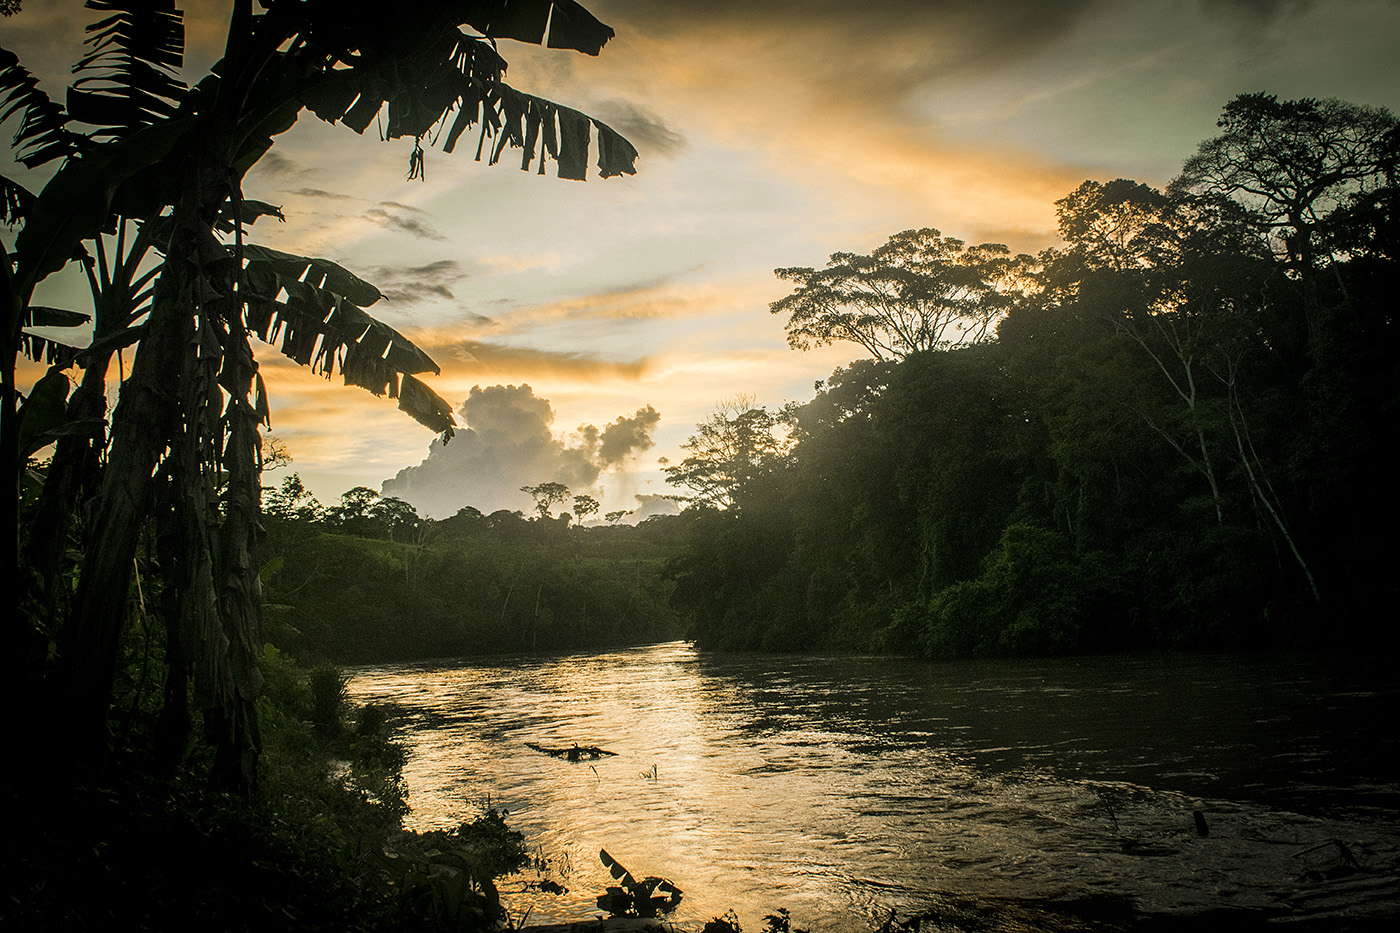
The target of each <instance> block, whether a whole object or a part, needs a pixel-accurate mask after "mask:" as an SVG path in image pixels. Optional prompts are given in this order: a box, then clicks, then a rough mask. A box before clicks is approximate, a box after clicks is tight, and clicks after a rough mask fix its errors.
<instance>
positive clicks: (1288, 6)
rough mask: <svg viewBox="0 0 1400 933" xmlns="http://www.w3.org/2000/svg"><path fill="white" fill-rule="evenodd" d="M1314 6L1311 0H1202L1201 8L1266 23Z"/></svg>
mask: <svg viewBox="0 0 1400 933" xmlns="http://www.w3.org/2000/svg"><path fill="white" fill-rule="evenodd" d="M1310 6H1312V2H1311V0H1201V9H1203V10H1206V11H1208V12H1211V13H1229V14H1233V15H1236V16H1243V17H1248V18H1250V19H1255V20H1259V21H1261V22H1264V23H1272V22H1274V21H1275V20H1277V19H1280V18H1283V17H1287V16H1292V15H1294V14H1296V13H1302V12H1304V11H1305V10H1307V9H1308V7H1310Z"/></svg>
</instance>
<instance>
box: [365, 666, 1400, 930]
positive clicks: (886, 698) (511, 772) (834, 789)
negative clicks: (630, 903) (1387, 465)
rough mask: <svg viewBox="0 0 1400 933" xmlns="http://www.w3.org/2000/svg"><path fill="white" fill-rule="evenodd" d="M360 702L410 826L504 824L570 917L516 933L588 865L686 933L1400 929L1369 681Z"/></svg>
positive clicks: (933, 681) (1391, 728) (503, 687)
mask: <svg viewBox="0 0 1400 933" xmlns="http://www.w3.org/2000/svg"><path fill="white" fill-rule="evenodd" d="M350 692H351V695H352V697H353V698H354V699H355V700H357V701H359V702H379V703H392V704H394V705H396V706H397V707H398V709H399V711H400V713H401V714H402V716H403V719H402V723H403V725H404V727H405V729H406V743H407V745H408V748H409V758H408V765H407V767H406V770H405V777H406V780H407V783H408V787H409V794H410V796H409V803H410V805H411V807H412V812H411V815H410V817H409V820H408V823H409V825H410V827H412V828H415V829H447V828H452V827H454V826H456V825H457V824H459V823H460V822H462V821H463V820H465V819H470V818H472V817H473V816H475V815H476V814H478V813H480V812H481V808H482V807H483V806H486V805H489V806H494V807H497V808H504V809H505V810H507V811H508V812H509V817H508V823H509V825H511V826H512V827H514V828H516V829H520V830H522V831H523V832H524V833H525V835H526V838H527V840H528V842H529V844H530V846H531V847H532V849H533V850H534V851H536V852H537V853H538V854H539V855H540V856H541V857H542V858H545V859H548V863H549V865H548V869H547V871H546V873H545V874H546V876H547V877H548V878H549V879H550V880H553V881H556V882H558V883H559V884H561V885H563V886H564V887H566V888H567V889H568V893H566V894H562V895H552V894H546V893H543V892H541V891H539V890H538V889H537V888H535V887H534V886H533V885H529V884H528V882H529V880H530V879H529V878H526V879H525V880H519V881H518V883H517V882H516V881H515V880H512V881H508V882H507V883H506V884H505V885H504V886H503V889H505V890H512V891H514V892H515V893H513V894H512V895H511V898H510V904H511V907H512V909H513V910H514V911H515V916H516V917H517V919H518V918H519V917H520V916H521V915H522V914H523V913H524V911H525V910H526V909H528V910H529V911H530V915H529V919H530V922H531V923H535V922H547V921H565V920H572V919H580V918H586V917H591V916H594V915H596V914H597V909H596V907H595V906H594V898H595V897H596V895H598V894H599V893H601V892H602V890H603V888H604V887H605V886H606V885H607V884H609V883H615V882H612V881H610V880H609V878H608V875H607V872H606V870H605V869H604V868H603V866H602V864H601V863H600V861H599V857H598V852H599V850H600V849H607V850H608V851H609V852H610V853H611V854H612V855H613V856H614V857H615V858H616V859H617V860H618V861H620V862H621V863H622V864H624V865H625V866H627V867H628V868H629V869H631V871H632V872H633V874H634V875H636V876H637V877H639V878H640V877H643V876H645V875H655V876H661V877H665V878H667V879H669V880H671V881H673V882H674V883H675V884H676V885H678V886H679V887H680V888H681V889H682V890H683V891H684V892H685V897H684V900H683V902H682V904H681V906H680V909H679V910H678V911H677V913H676V915H675V917H674V919H676V920H678V921H679V922H681V923H682V924H684V925H686V926H695V927H698V926H699V925H701V924H703V922H704V921H705V920H707V919H709V918H710V917H714V916H718V915H720V914H723V913H724V912H725V911H726V910H730V909H732V910H734V911H735V912H736V914H737V916H738V917H739V918H740V920H741V922H742V923H743V925H744V927H745V929H747V930H750V931H757V930H758V929H760V927H761V923H760V918H762V917H763V916H764V915H765V914H768V913H770V912H772V911H773V910H775V909H776V908H779V907H782V908H785V909H787V910H788V911H789V912H790V913H791V915H792V918H793V922H794V926H797V925H800V926H803V927H812V928H814V929H817V930H828V931H844V930H858V929H867V928H868V927H869V926H871V925H878V923H879V921H880V920H882V919H883V918H885V917H888V915H889V911H890V910H896V911H898V912H899V915H900V916H908V915H910V914H914V913H919V912H935V913H936V908H937V907H938V905H939V904H944V905H947V904H951V903H952V902H953V900H955V899H959V898H961V899H967V898H972V899H983V900H997V899H1008V898H1014V899H1021V900H1033V901H1041V902H1046V903H1055V902H1057V901H1067V900H1071V899H1075V898H1083V897H1094V898H1098V899H1102V900H1105V901H1108V902H1122V903H1130V904H1131V905H1132V906H1133V907H1134V908H1135V909H1136V910H1138V911H1141V912H1144V913H1150V914H1168V915H1176V916H1183V917H1184V916H1192V915H1197V914H1201V913H1203V912H1205V911H1212V910H1219V909H1228V908H1234V909H1251V910H1252V909H1258V910H1261V911H1268V912H1270V913H1271V914H1278V915H1283V916H1287V917H1293V918H1298V917H1301V918H1311V919H1320V920H1322V921H1326V920H1327V919H1328V918H1334V917H1336V918H1342V917H1352V916H1358V917H1362V918H1372V919H1374V918H1376V917H1382V916H1390V915H1395V914H1400V880H1397V876H1398V875H1400V821H1398V820H1397V816H1400V772H1398V771H1397V767H1396V762H1397V761H1400V729H1397V718H1396V712H1397V710H1400V681H1397V679H1396V677H1395V675H1394V673H1393V672H1392V671H1390V670H1389V669H1386V668H1382V667H1381V666H1379V665H1377V666H1376V668H1375V669H1374V670H1372V671H1369V672H1367V671H1365V670H1358V669H1357V668H1356V666H1355V664H1352V665H1342V664H1329V663H1324V662H1321V661H1317V660H1315V659H1308V658H1300V657H1287V658H1275V657H1270V658H1239V657H1233V656H1199V655H1186V656H1177V655H1140V656H1139V655H1133V656H1111V657H1094V658H1081V659H1060V660H1048V661H985V662H982V661H979V662H973V663H966V664H937V663H928V662H920V661H914V660H905V659H890V658H867V657H855V658H851V657H809V656H771V655H709V654H705V653H698V652H696V651H695V650H693V649H692V648H691V647H690V646H688V645H686V644H684V643H671V644H665V645H656V646H649V647H644V648H635V649H627V650H620V651H614V652H608V653H602V654H590V655H561V656H546V657H540V656H529V657H512V658H493V659H488V660H472V661H463V662H450V663H449V662H433V663H417V664H400V665H390V666H377V667H362V668H357V669H354V670H353V671H352V677H351V680H350ZM527 743H533V744H537V745H541V746H546V747H570V746H572V745H575V744H577V745H579V746H584V747H587V746H598V747H601V748H603V749H606V750H608V751H611V752H615V753H616V754H615V755H611V756H605V757H602V758H599V759H597V760H593V761H589V760H582V761H577V762H571V761H568V760H566V759H561V758H555V757H551V756H549V755H546V754H542V753H540V752H539V751H536V750H534V749H532V748H531V747H529V745H527ZM1195 811H1200V813H1201V814H1202V816H1203V818H1204V820H1205V824H1206V829H1207V830H1208V832H1207V833H1206V834H1205V835H1201V834H1200V833H1199V832H1198V831H1197V828H1196V821H1195V818H1194V812H1195ZM1337 842H1341V843H1342V844H1343V845H1344V846H1345V850H1344V849H1343V848H1342V846H1338V845H1337V844H1336V843H1337ZM1353 863H1354V864H1353ZM1334 876H1335V877H1334ZM532 877H533V876H532ZM534 880H536V881H538V880H539V878H537V877H536V878H535V879H534Z"/></svg>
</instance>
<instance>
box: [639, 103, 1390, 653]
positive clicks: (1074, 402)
mask: <svg viewBox="0 0 1400 933" xmlns="http://www.w3.org/2000/svg"><path fill="white" fill-rule="evenodd" d="M1220 127H1221V133H1220V134H1219V135H1218V136H1216V137H1214V138H1212V139H1208V140H1206V141H1205V142H1203V143H1202V144H1201V146H1200V151H1199V152H1198V154H1197V155H1195V156H1193V157H1192V158H1191V159H1190V160H1188V161H1187V163H1186V165H1185V167H1184V168H1183V171H1182V174H1181V176H1180V177H1179V178H1178V179H1176V181H1174V182H1173V183H1172V184H1171V185H1170V186H1169V187H1168V188H1167V189H1166V190H1165V191H1158V190H1156V189H1153V188H1151V187H1149V186H1147V185H1144V184H1141V183H1138V182H1134V181H1129V180H1125V179H1118V180H1115V181H1109V182H1099V181H1086V182H1085V183H1084V184H1083V185H1081V186H1080V187H1079V188H1077V189H1076V190H1075V191H1073V192H1071V193H1070V194H1069V195H1067V196H1066V197H1065V198H1064V199H1062V200H1061V201H1059V202H1058V204H1057V207H1058V209H1059V221H1060V235H1061V237H1062V238H1063V240H1064V245H1063V246H1061V247H1058V248H1055V249H1050V250H1046V251H1044V252H1043V253H1041V254H1040V255H1039V256H1037V257H1035V258H1034V259H1033V260H1032V259H1030V258H1029V257H1010V256H1008V255H1007V254H1006V253H1005V251H1004V250H1002V249H1000V248H996V249H994V248H991V247H978V248H976V249H977V250H981V251H982V253H983V254H985V256H986V257H988V260H989V261H993V260H994V261H995V263H996V264H997V265H996V269H997V270H999V271H998V272H997V274H996V275H991V274H984V273H983V272H982V271H980V270H981V269H982V260H981V259H977V260H976V261H973V260H972V259H971V258H970V257H971V256H972V255H973V254H974V250H972V249H964V248H963V247H962V244H960V243H958V242H957V241H949V240H944V239H942V238H941V237H940V235H939V234H938V233H937V231H934V230H932V229H926V230H920V231H906V232H905V233H901V234H897V235H896V236H895V237H894V238H892V239H891V241H890V243H889V244H886V246H884V247H881V249H879V250H876V251H875V253H873V254H872V255H871V256H868V257H861V256H854V255H853V254H846V253H838V254H836V255H835V256H833V257H832V262H831V264H830V265H829V266H828V268H827V269H826V270H821V271H814V270H812V269H779V270H777V274H778V276H779V278H782V279H786V280H789V281H794V282H796V283H797V288H796V290H795V291H794V292H793V294H792V295H790V296H789V297H788V298H785V299H783V300H781V301H778V302H775V303H774V304H773V305H772V307H771V310H772V311H773V312H774V313H779V314H787V315H788V323H787V326H788V334H789V338H790V342H792V344H793V346H794V347H798V348H802V347H806V346H810V345H816V344H819V343H826V342H830V341H832V340H848V341H852V342H854V343H857V344H859V345H860V346H862V347H863V348H864V349H865V350H866V351H867V352H869V353H870V354H871V356H872V357H873V359H867V360H858V361H856V362H853V363H852V364H850V365H849V366H847V367H845V368H842V369H838V370H837V371H836V372H835V373H833V375H832V376H831V378H830V379H828V380H826V381H825V382H824V383H821V384H819V385H818V392H817V395H816V397H815V398H813V399H812V400H810V401H809V402H806V403H803V404H790V405H789V406H787V407H786V408H784V409H783V410H782V411H781V412H779V413H778V414H777V415H770V414H768V413H767V411H766V409H764V408H762V407H760V406H755V405H752V404H750V405H748V406H746V409H747V411H746V412H743V413H727V414H723V415H721V416H717V417H715V418H711V419H710V420H709V421H707V422H705V423H703V424H701V425H698V426H697V428H698V430H697V433H696V434H695V435H694V436H693V437H692V438H691V440H690V441H689V443H688V444H687V445H686V449H687V450H688V451H690V452H691V455H690V456H689V457H688V458H687V459H686V461H685V462H684V463H683V464H682V465H680V466H676V467H671V468H670V469H668V471H667V473H668V479H669V481H670V482H672V483H674V484H676V485H677V486H679V487H682V488H683V489H686V490H689V491H690V492H692V493H693V494H694V495H693V499H694V501H695V502H696V503H697V504H704V505H706V506H708V507H707V508H704V509H697V508H691V509H688V510H687V511H686V513H683V521H684V523H685V524H686V525H687V526H688V531H687V542H688V543H687V547H686V551H685V553H684V554H683V555H682V556H681V557H680V558H678V559H677V560H676V561H675V562H674V563H673V565H672V573H673V574H674V576H675V580H676V589H675V595H674V597H673V603H674V605H675V606H676V607H677V609H678V610H679V611H681V612H682V613H683V614H684V615H685V616H686V618H687V619H688V624H689V625H690V631H691V633H692V635H693V636H694V637H695V638H696V639H697V641H698V643H699V644H700V645H701V646H705V647H711V648H727V649H741V648H750V649H752V648H758V649H776V650H832V649H837V650H860V651H904V652H914V653H921V654H926V655H930V656H935V657H966V656H973V655H986V654H1062V653H1070V652H1085V651H1104V650H1117V649H1124V648H1137V647H1167V646H1169V647H1202V648H1204V647H1211V648H1219V647H1231V648H1245V647H1298V646H1309V647H1315V648H1332V649H1362V650H1372V649H1375V648H1378V647H1381V646H1388V645H1390V644H1391V643H1392V642H1393V639H1394V636H1393V633H1392V632H1391V630H1390V628H1389V627H1388V626H1386V625H1385V624H1384V623H1383V622H1382V621H1381V620H1382V619H1383V618H1384V617H1385V615H1386V609H1385V608H1384V607H1388V606H1389V605H1390V604H1391V603H1392V602H1393V600H1394V598H1395V596H1396V593H1395V584H1394V582H1393V575H1392V574H1390V573H1389V571H1388V570H1386V568H1385V566H1384V562H1385V558H1384V557H1383V556H1382V555H1383V554H1384V553H1385V552H1386V549H1385V548H1383V547H1379V543H1380V542H1382V541H1384V540H1385V539H1386V536H1387V535H1388V534H1389V532H1388V529H1389V527H1390V526H1391V525H1392V524H1393V523H1394V521H1395V519H1396V516H1397V511H1398V510H1397V508H1396V506H1397V502H1396V490H1395V484H1394V483H1392V482H1390V480H1389V479H1388V478H1387V477H1386V475H1385V474H1384V467H1383V464H1384V463H1385V460H1386V452H1385V450H1384V445H1385V443H1386V442H1385V440H1384V438H1386V437H1387V436H1388V434H1390V433H1393V431H1392V430H1391V429H1390V428H1389V427H1387V425H1388V422H1389V421H1390V420H1393V418H1392V415H1393V412H1394V410H1395V405H1396V401H1397V397H1400V381H1398V380H1397V370H1396V367H1395V362H1394V361H1395V359H1396V358H1397V357H1396V350H1397V347H1396V343H1395V332H1396V331H1395V319H1394V305H1393V302H1391V301H1390V299H1389V297H1388V296H1389V295H1391V294H1393V291H1394V289H1395V287H1396V285H1397V272H1400V269H1397V266H1396V252H1395V249H1394V243H1395V239H1394V230H1395V223H1396V220H1395V217H1396V214H1395V205H1396V200H1395V192H1396V181H1397V169H1398V168H1400V146H1397V140H1400V129H1397V121H1396V118H1395V116H1394V115H1393V114H1391V113H1390V112H1389V111H1386V110H1383V109H1379V108H1368V107H1358V106H1355V105H1351V104H1346V103H1343V102H1339V101H1319V100H1311V99H1304V100H1298V101H1279V100H1278V99H1277V98H1276V97H1274V96H1272V95H1266V94H1245V95H1241V96H1239V97H1238V98H1236V99H1235V100H1233V101H1231V102H1230V103H1229V104H1227V105H1226V107H1225V109H1224V113H1223V115H1222V117H1221V121H1220ZM921 250H922V251H924V252H926V253H927V256H928V257H931V258H926V259H925V258H920V259H919V260H918V261H915V260H913V259H911V258H909V257H912V256H915V255H919V256H921V257H922V256H923V252H920V251H921ZM924 262H927V264H928V269H922V268H921V267H920V263H924ZM954 271H956V272H958V273H959V274H960V275H966V276H969V279H968V281H962V280H958V281H957V282H955V281H953V280H952V279H951V278H950V276H952V273H953V272H954ZM957 288H961V289H962V290H961V291H957V290H956V289H957ZM930 296H939V297H937V300H936V301H934V299H932V298H930ZM950 296H951V297H950ZM964 300H966V302H967V304H966V305H964V304H962V302H963V301H964ZM929 301H934V305H933V310H930V306H929V304H928V302H929ZM961 321H968V322H971V323H962V324H960V323H959V322H961ZM931 322H932V323H931ZM940 328H941V329H940ZM950 328H951V329H950ZM948 334H956V335H958V336H959V337H960V338H961V339H955V338H954V337H949V336H947V335H948ZM940 335H941V336H940ZM916 338H917V339H916ZM744 418H749V419H751V420H752V419H766V420H765V421H764V425H765V428H772V434H773V436H777V435H779V434H781V435H783V436H784V437H785V444H784V446H783V447H782V448H781V449H773V450H771V451H769V452H768V453H767V454H766V455H765V456H763V457H761V458H754V457H749V458H748V460H749V461H752V462H754V463H761V469H756V468H739V467H737V466H735V464H736V463H737V462H738V461H740V460H744V459H745V458H744V457H742V456H740V457H738V458H737V459H736V456H735V454H734V452H733V451H734V450H737V449H738V448H739V447H740V446H742V445H736V444H733V443H731V444H728V445H726V444H721V443H716V442H715V440H714V439H715V438H724V437H729V436H731V435H732V436H738V435H740V434H742V433H743V432H741V431H740V430H739V428H740V427H742V425H743V423H744V420H743V419H744ZM748 446H749V447H754V446H755V445H752V444H750V445H748ZM707 483H711V484H713V485H715V486H716V487H717V488H718V489H719V490H720V492H717V493H710V492H708V491H707V490H708V489H709V486H707V485H706V484H707Z"/></svg>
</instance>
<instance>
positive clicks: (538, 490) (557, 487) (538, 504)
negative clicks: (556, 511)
mask: <svg viewBox="0 0 1400 933" xmlns="http://www.w3.org/2000/svg"><path fill="white" fill-rule="evenodd" d="M520 491H521V492H523V493H525V494H526V495H528V496H529V497H530V498H532V499H534V500H535V511H537V512H539V513H540V518H541V519H546V518H549V510H550V509H552V508H554V506H555V505H557V504H559V503H560V502H564V501H566V500H567V499H568V498H569V487H568V486H565V485H564V484H563V483H540V484H539V485H538V486H521V487H520Z"/></svg>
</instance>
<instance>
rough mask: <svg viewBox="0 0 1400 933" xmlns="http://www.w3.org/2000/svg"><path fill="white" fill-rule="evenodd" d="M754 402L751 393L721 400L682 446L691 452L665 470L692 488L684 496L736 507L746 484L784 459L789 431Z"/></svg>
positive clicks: (678, 483)
mask: <svg viewBox="0 0 1400 933" xmlns="http://www.w3.org/2000/svg"><path fill="white" fill-rule="evenodd" d="M753 402H754V400H753V398H752V397H750V396H736V397H734V398H731V399H726V400H725V401H722V402H720V403H719V404H718V405H717V406H715V410H714V412H713V413H711V415H710V416H709V417H708V418H707V419H705V420H704V421H703V422H701V423H700V424H697V425H696V426H695V428H696V432H695V434H693V435H691V437H690V439H689V440H687V441H686V442H685V443H684V444H682V445H681V449H683V450H686V451H688V452H689V455H688V456H687V457H686V458H685V459H684V460H682V461H681V462H680V463H679V464H677V465H674V466H668V467H666V469H665V473H666V482H668V483H670V484H671V485H673V486H682V487H684V488H686V489H689V490H690V492H691V494H690V495H689V496H683V497H681V498H682V499H685V500H687V501H690V502H694V503H697V504H699V505H704V506H709V507H711V508H717V509H725V508H730V507H732V506H735V505H737V504H738V501H739V500H740V499H742V492H743V490H744V488H745V487H747V486H748V485H749V484H750V483H752V482H753V481H754V480H756V479H759V478H760V477H762V476H764V475H767V474H768V473H770V472H771V471H772V470H773V469H774V468H775V467H776V466H777V464H778V463H779V462H780V461H781V459H782V457H783V455H784V454H785V453H786V452H787V450H788V447H789V446H790V445H789V435H788V432H787V431H786V430H785V428H784V425H783V423H782V421H781V419H780V418H779V417H777V416H775V415H774V414H772V413H771V412H770V411H768V409H767V408H765V407H763V406H761V405H759V406H755V405H754V403H753Z"/></svg>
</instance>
